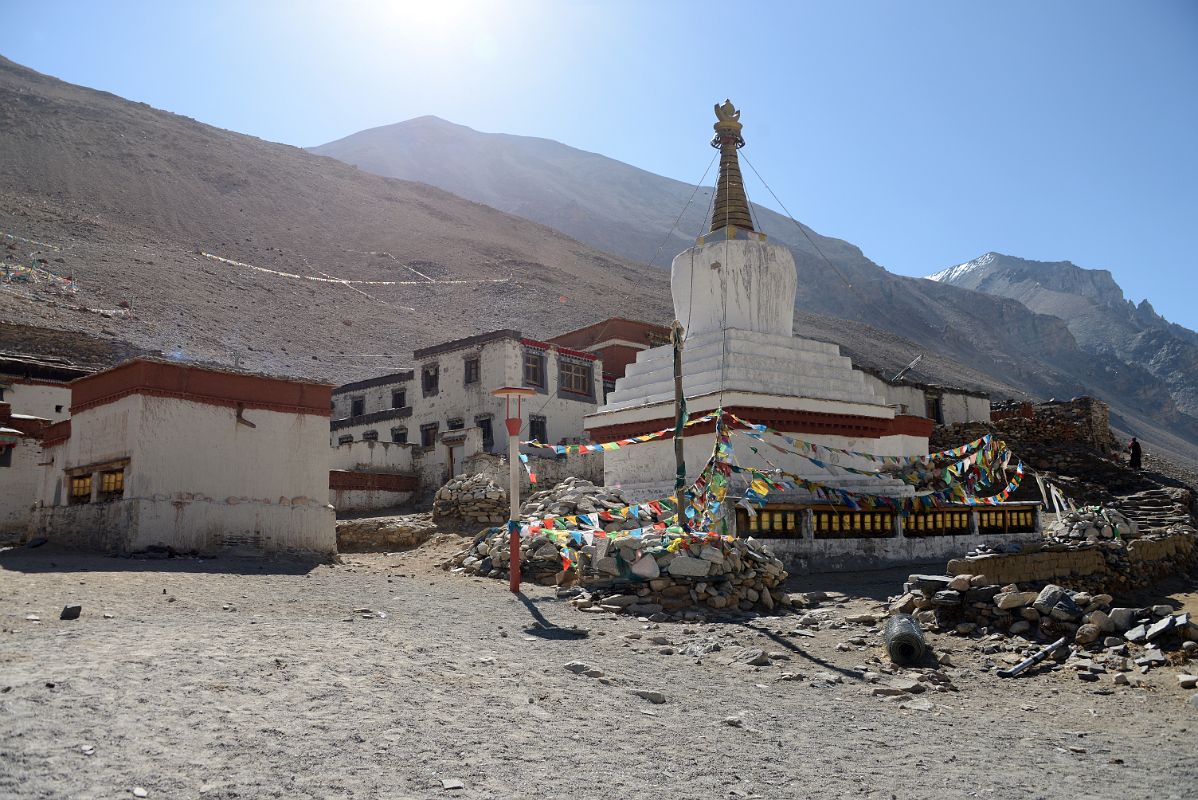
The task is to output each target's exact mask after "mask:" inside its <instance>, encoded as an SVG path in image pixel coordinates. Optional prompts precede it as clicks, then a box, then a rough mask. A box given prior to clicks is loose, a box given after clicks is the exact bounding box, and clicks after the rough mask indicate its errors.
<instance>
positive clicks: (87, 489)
mask: <svg viewBox="0 0 1198 800" xmlns="http://www.w3.org/2000/svg"><path fill="white" fill-rule="evenodd" d="M91 501H92V476H91V475H78V476H76V477H73V478H71V505H73V506H75V505H81V504H83V503H90V502H91Z"/></svg>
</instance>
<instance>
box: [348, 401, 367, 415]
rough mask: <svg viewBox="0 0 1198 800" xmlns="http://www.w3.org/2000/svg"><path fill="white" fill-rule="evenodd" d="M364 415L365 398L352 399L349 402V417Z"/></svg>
mask: <svg viewBox="0 0 1198 800" xmlns="http://www.w3.org/2000/svg"><path fill="white" fill-rule="evenodd" d="M365 413H366V398H365V397H354V398H352V399H350V401H349V415H350V416H351V417H360V416H362V415H363V414H365Z"/></svg>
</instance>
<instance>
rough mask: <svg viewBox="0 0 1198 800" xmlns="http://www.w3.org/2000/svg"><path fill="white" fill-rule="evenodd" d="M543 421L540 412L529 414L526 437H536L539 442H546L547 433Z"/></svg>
mask: <svg viewBox="0 0 1198 800" xmlns="http://www.w3.org/2000/svg"><path fill="white" fill-rule="evenodd" d="M545 423H546V420H545V418H544V417H542V416H541V415H540V414H530V415H529V416H528V438H529V439H536V440H537V441H538V442H540V443H541V444H548V442H549V433H548V432H547V425H546V424H545Z"/></svg>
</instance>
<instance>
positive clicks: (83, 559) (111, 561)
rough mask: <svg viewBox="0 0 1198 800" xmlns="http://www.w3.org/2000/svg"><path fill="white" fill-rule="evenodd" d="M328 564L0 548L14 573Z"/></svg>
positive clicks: (244, 571)
mask: <svg viewBox="0 0 1198 800" xmlns="http://www.w3.org/2000/svg"><path fill="white" fill-rule="evenodd" d="M322 563H328V562H327V561H316V560H303V559H292V558H251V557H245V556H217V557H214V558H198V557H192V556H177V557H168V558H159V557H154V558H147V557H145V556H107V555H103V554H99V553H88V552H84V551H79V550H67V549H64V548H59V547H54V546H53V545H43V546H41V547H25V546H16V547H5V548H0V569H4V570H11V571H13V572H26V573H47V572H184V573H212V574H225V575H305V574H307V573H309V572H311V571H312V570H313V569H315V568H316V567H318V566H320V565H321V564H322Z"/></svg>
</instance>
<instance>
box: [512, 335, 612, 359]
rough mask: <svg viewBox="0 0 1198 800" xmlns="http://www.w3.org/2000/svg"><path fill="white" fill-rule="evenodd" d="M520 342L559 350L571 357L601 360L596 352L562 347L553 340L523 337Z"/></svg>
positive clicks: (544, 348) (530, 345)
mask: <svg viewBox="0 0 1198 800" xmlns="http://www.w3.org/2000/svg"><path fill="white" fill-rule="evenodd" d="M520 344H522V345H527V346H528V347H537V348H540V349H542V350H556V351H557V352H559V353H561V354H562V355H564V356H570V357H571V358H581V359H582V360H584V361H598V360H599V356H597V355H595V354H594V353H587V352H584V351H582V350H573V349H571V348H569V347H562V346H561V345H556V344H553V343H551V342H541V341H538V340H536V339H521V340H520Z"/></svg>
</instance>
